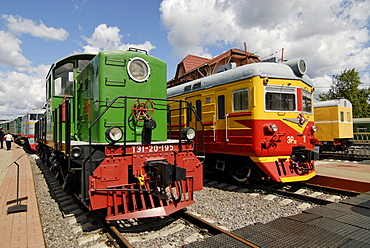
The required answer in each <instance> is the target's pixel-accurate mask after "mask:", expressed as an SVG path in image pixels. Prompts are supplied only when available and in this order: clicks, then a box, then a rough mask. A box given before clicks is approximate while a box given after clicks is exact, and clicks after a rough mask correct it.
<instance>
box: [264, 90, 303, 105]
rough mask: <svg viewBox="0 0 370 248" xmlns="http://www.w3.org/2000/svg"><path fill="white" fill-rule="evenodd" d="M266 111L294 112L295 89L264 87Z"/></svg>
mask: <svg viewBox="0 0 370 248" xmlns="http://www.w3.org/2000/svg"><path fill="white" fill-rule="evenodd" d="M265 108H266V110H278V111H281V110H283V111H294V110H296V97H295V88H294V87H286V86H266V88H265Z"/></svg>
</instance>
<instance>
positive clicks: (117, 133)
mask: <svg viewBox="0 0 370 248" xmlns="http://www.w3.org/2000/svg"><path fill="white" fill-rule="evenodd" d="M122 136H123V131H122V129H121V128H119V127H110V128H108V129H107V131H106V132H105V137H107V139H108V140H110V141H111V142H112V143H116V142H117V141H119V140H120V139H122Z"/></svg>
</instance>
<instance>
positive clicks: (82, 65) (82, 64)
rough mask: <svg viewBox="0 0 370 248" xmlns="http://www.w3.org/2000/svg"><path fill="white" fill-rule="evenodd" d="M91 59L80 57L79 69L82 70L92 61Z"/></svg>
mask: <svg viewBox="0 0 370 248" xmlns="http://www.w3.org/2000/svg"><path fill="white" fill-rule="evenodd" d="M90 61H91V60H87V59H79V60H78V65H77V66H78V68H77V69H78V71H82V70H83V69H84V68H85V67H86V66H87V64H88V63H89V62H90Z"/></svg>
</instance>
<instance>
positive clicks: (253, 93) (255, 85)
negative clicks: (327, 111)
mask: <svg viewBox="0 0 370 248" xmlns="http://www.w3.org/2000/svg"><path fill="white" fill-rule="evenodd" d="M264 82H265V80H264V79H263V78H260V77H259V76H258V77H253V78H249V79H246V80H241V81H237V82H233V83H229V84H227V85H220V86H216V87H212V88H208V89H203V90H201V94H200V92H199V91H195V92H189V93H185V94H183V95H180V96H175V97H172V98H171V99H176V100H187V101H191V102H192V105H193V106H196V100H201V102H202V122H204V123H210V122H216V125H214V126H210V125H208V126H205V130H210V129H216V130H222V129H226V128H227V129H229V130H232V129H239V130H240V129H248V128H250V127H246V126H245V125H243V124H240V123H238V122H237V121H239V120H251V119H253V120H269V121H271V120H281V121H283V122H284V123H286V124H287V125H288V126H290V127H291V128H293V129H294V130H296V131H297V132H299V133H302V132H303V130H304V128H306V126H307V123H308V122H310V121H313V115H312V114H304V118H305V119H307V121H306V122H305V123H304V125H303V126H302V127H300V126H299V125H298V124H296V123H292V122H290V121H286V120H283V119H286V118H291V119H295V118H297V116H298V112H297V111H292V112H277V111H265V102H264V101H265V100H264V99H265V84H264ZM268 85H274V86H291V87H298V88H302V89H304V90H307V91H309V92H313V88H312V87H309V86H308V85H307V84H305V83H304V82H302V81H300V80H285V79H269V81H268ZM246 88H247V89H248V91H249V103H248V105H249V109H247V110H241V111H234V110H233V100H232V99H233V92H234V91H236V90H241V89H246ZM219 95H225V114H232V113H245V112H250V113H251V115H250V116H232V117H228V118H225V119H218V118H217V117H218V115H217V97H218V96H219ZM312 99H313V93H312ZM170 105H171V108H172V109H173V108H178V104H177V103H170ZM175 118H176V117H175V116H174V118H173V122H172V124H178V123H176V122H175V121H176V119H175ZM226 119H227V120H226ZM183 121H184V123H185V120H183Z"/></svg>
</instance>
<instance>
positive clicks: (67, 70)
mask: <svg viewBox="0 0 370 248" xmlns="http://www.w3.org/2000/svg"><path fill="white" fill-rule="evenodd" d="M54 95H57V96H64V95H70V96H72V95H73V63H66V64H64V65H62V66H60V67H58V68H57V69H55V72H54Z"/></svg>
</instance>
